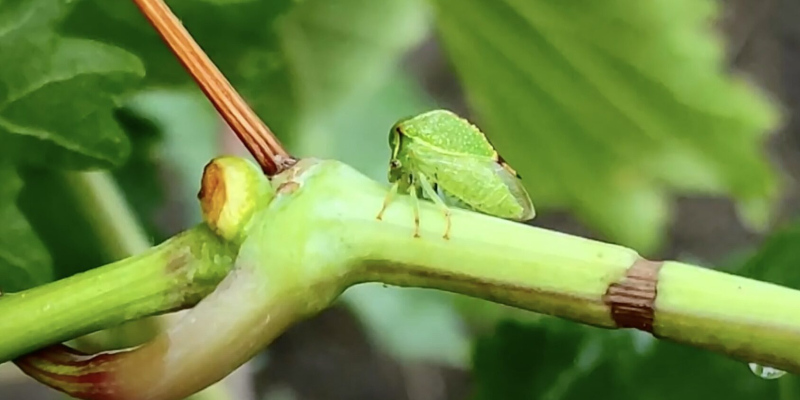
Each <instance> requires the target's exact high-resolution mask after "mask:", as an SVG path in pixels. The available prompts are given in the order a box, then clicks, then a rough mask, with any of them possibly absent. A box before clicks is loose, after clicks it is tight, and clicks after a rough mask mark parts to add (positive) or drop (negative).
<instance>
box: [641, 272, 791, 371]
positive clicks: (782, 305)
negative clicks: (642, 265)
mask: <svg viewBox="0 0 800 400" xmlns="http://www.w3.org/2000/svg"><path fill="white" fill-rule="evenodd" d="M658 291H659V293H658V298H657V299H656V304H655V308H656V315H655V334H656V335H657V336H659V337H662V338H668V339H672V340H674V341H677V342H681V343H686V344H690V345H693V346H698V347H703V348H707V349H709V350H712V351H717V352H721V353H724V354H727V355H729V356H732V357H735V358H738V359H741V360H743V361H748V362H756V363H759V364H762V365H767V366H771V367H775V368H779V369H782V370H785V371H788V372H792V373H795V374H798V373H800V312H798V310H800V291H797V290H792V289H789V288H786V287H783V286H778V285H773V284H770V283H765V282H759V281H755V280H752V279H747V278H743V277H740V276H735V275H730V274H725V273H722V272H719V271H714V270H711V269H706V268H698V267H695V266H692V265H688V264H683V263H678V262H666V263H665V264H664V267H663V268H662V269H661V273H660V277H659V284H658Z"/></svg>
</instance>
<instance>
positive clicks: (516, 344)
mask: <svg viewBox="0 0 800 400" xmlns="http://www.w3.org/2000/svg"><path fill="white" fill-rule="evenodd" d="M473 362H474V371H473V375H474V377H475V383H474V387H473V395H472V399H473V400H483V399H504V400H521V399H546V400H573V399H574V400H578V399H587V398H601V399H603V398H608V399H614V400H627V399H631V400H634V399H635V400H668V399H686V400H691V399H697V400H703V399H710V398H724V399H732V400H735V399H743V400H744V399H755V398H778V396H777V394H778V390H779V387H778V383H777V382H775V381H767V380H763V379H760V378H758V377H756V376H755V375H753V374H752V373H751V372H750V370H749V369H748V366H747V365H746V364H744V363H741V362H738V361H734V360H731V359H728V358H725V357H723V356H720V355H717V354H714V353H711V352H708V351H704V350H699V349H696V348H692V347H689V346H684V345H678V344H674V343H670V342H666V341H660V340H656V339H654V338H652V337H651V336H650V335H648V334H645V333H642V332H636V331H609V330H604V329H599V328H591V327H587V326H582V325H578V324H575V323H572V322H568V321H563V320H558V319H555V318H545V319H543V320H542V321H541V322H539V323H536V324H521V323H516V322H507V323H503V324H500V325H498V327H497V330H496V331H495V332H494V334H493V335H492V336H486V337H484V338H482V339H481V340H479V342H478V344H477V346H476V348H475V353H474V358H473ZM781 379H792V380H795V379H797V378H795V377H784V378H781ZM790 383H794V382H790Z"/></svg>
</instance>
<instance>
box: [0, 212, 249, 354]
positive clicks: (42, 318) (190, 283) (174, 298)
mask: <svg viewBox="0 0 800 400" xmlns="http://www.w3.org/2000/svg"><path fill="white" fill-rule="evenodd" d="M235 251H236V249H234V248H231V247H230V246H229V245H228V244H225V243H223V242H221V241H220V240H219V239H218V238H217V236H216V235H214V234H213V233H212V232H211V231H209V230H208V229H207V228H206V227H205V226H204V225H201V226H198V227H195V228H193V229H191V230H189V231H186V232H184V233H182V234H180V235H178V236H175V237H173V238H171V239H169V240H167V241H165V242H164V243H162V244H161V245H159V246H156V247H153V248H151V249H150V250H148V251H146V252H144V253H141V254H139V255H136V256H133V257H130V258H127V259H124V260H121V261H118V262H115V263H112V264H109V265H106V266H103V267H100V268H96V269H93V270H90V271H87V272H84V273H81V274H78V275H74V276H72V277H69V278H66V279H62V280H60V281H57V282H53V283H50V284H47V285H43V286H39V287H36V288H33V289H30V290H27V291H24V292H20V293H15V294H7V295H4V296H2V297H0V316H2V318H0V332H3V340H0V362H5V361H9V360H11V359H13V358H16V357H17V356H20V355H22V354H25V353H27V352H30V351H32V350H35V349H38V348H41V347H44V346H47V345H50V344H53V343H57V342H61V341H66V340H69V339H74V338H76V337H79V336H82V335H85V334H87V333H90V332H94V331H97V330H100V329H105V328H109V327H113V326H117V325H119V324H120V323H123V322H126V321H132V320H136V319H139V318H142V317H146V316H151V315H156V314H161V313H165V312H168V311H173V310H178V309H182V308H186V307H189V306H192V305H194V304H196V303H197V302H198V301H199V300H200V299H201V298H203V297H204V296H205V295H207V294H208V293H210V292H212V291H213V290H214V288H215V287H216V285H217V284H218V283H219V282H220V281H221V280H222V278H223V277H224V276H225V275H226V274H227V273H228V271H229V270H230V268H231V266H232V264H233V259H234V257H235Z"/></svg>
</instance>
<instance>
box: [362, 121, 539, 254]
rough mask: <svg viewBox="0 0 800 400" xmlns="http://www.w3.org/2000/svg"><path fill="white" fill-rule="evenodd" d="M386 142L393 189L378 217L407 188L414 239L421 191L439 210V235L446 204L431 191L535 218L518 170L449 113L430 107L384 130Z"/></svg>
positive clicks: (490, 210) (485, 209)
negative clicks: (388, 148) (390, 152)
mask: <svg viewBox="0 0 800 400" xmlns="http://www.w3.org/2000/svg"><path fill="white" fill-rule="evenodd" d="M389 146H390V147H391V149H392V158H391V161H390V162H389V182H390V183H392V187H391V189H390V190H389V193H388V194H387V195H386V198H385V199H384V202H383V207H382V208H381V210H380V212H379V213H378V216H377V219H379V220H380V219H382V218H383V213H384V212H385V211H386V208H387V207H388V206H389V204H390V203H391V201H392V199H393V198H394V195H395V194H396V193H397V192H398V191H399V192H401V193H402V192H409V194H410V195H411V198H412V204H413V208H414V227H415V229H414V237H419V203H418V196H420V195H422V196H424V197H427V198H429V199H430V200H432V201H433V202H434V203H436V204H437V205H438V206H439V208H440V209H441V210H442V212H444V214H445V219H446V224H447V225H446V228H445V233H444V238H445V239H449V235H450V226H451V222H450V208H449V207H448V206H447V205H446V204H445V202H444V201H443V200H442V199H441V198H440V196H439V194H438V193H437V190H436V189H439V191H440V192H442V194H443V195H444V196H445V197H446V198H447V197H450V198H454V199H455V200H457V201H458V202H459V203H461V204H462V205H463V206H465V207H466V208H468V209H472V210H474V211H478V212H481V213H484V214H488V215H493V216H496V217H500V218H506V219H511V220H517V221H527V220H529V219H532V218H533V217H534V216H535V211H534V209H533V204H532V203H531V199H530V197H529V196H528V193H527V192H526V191H525V188H524V187H523V186H522V181H521V180H520V179H521V178H520V176H519V174H517V173H516V171H514V170H513V169H512V168H511V167H509V166H508V164H506V163H505V161H503V159H502V158H501V157H500V156H499V155H498V154H497V151H495V149H494V147H493V146H492V145H491V143H489V140H488V139H487V138H486V136H485V135H484V134H483V132H481V131H480V130H479V129H478V128H477V127H475V126H474V125H473V124H471V123H470V122H469V121H467V120H466V119H464V118H461V117H459V116H458V115H456V114H454V113H452V112H450V111H447V110H434V111H429V112H426V113H423V114H420V115H418V116H416V117H412V118H409V119H406V120H402V121H400V122H398V123H397V124H395V125H394V126H393V127H392V130H391V131H390V133H389Z"/></svg>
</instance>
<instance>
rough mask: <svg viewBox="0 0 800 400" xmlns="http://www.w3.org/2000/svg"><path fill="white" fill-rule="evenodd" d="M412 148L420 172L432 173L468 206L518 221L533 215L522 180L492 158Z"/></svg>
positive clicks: (431, 174)
mask: <svg viewBox="0 0 800 400" xmlns="http://www.w3.org/2000/svg"><path fill="white" fill-rule="evenodd" d="M414 150H415V151H413V153H414V159H415V164H417V167H418V168H419V169H420V172H422V173H424V174H426V175H427V176H429V177H432V178H433V179H434V180H435V181H436V183H437V184H439V185H440V186H441V187H442V189H444V190H445V191H446V192H449V193H450V194H452V195H454V196H455V197H457V198H459V199H460V200H461V201H462V202H464V203H467V204H468V205H470V206H471V207H470V208H473V209H475V210H478V211H481V212H484V213H487V214H492V215H496V216H499V217H502V218H508V219H514V220H519V221H526V220H529V219H531V218H533V217H534V216H535V212H534V209H533V204H532V203H531V199H530V197H529V196H528V193H527V192H526V191H525V188H524V187H523V186H522V182H521V181H520V180H519V179H517V177H516V176H514V175H513V174H512V173H511V172H509V170H508V169H506V168H505V167H503V166H502V165H501V164H500V163H498V162H496V161H494V160H492V159H491V158H489V157H480V156H468V155H455V154H445V153H439V152H435V151H433V150H429V149H425V148H416V149H414ZM501 188H502V189H501ZM487 206H489V207H491V208H487ZM511 210H514V211H511Z"/></svg>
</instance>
